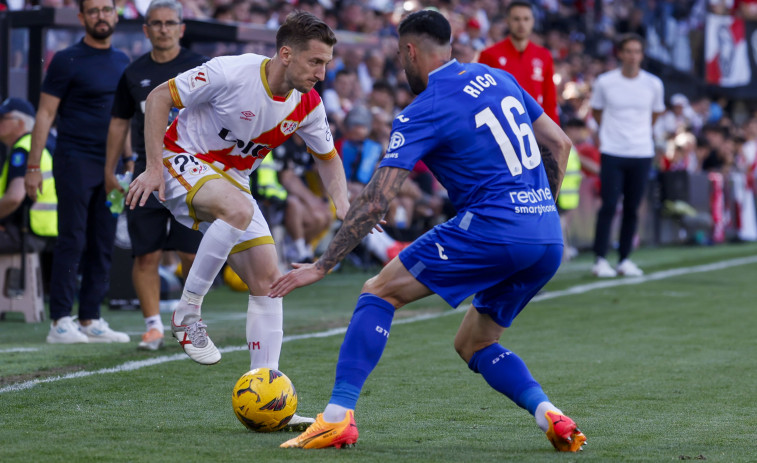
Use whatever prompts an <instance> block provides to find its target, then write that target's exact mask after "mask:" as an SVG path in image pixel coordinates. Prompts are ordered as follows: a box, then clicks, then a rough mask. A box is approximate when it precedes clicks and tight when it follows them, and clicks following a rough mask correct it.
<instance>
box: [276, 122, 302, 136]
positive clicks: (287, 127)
mask: <svg viewBox="0 0 757 463" xmlns="http://www.w3.org/2000/svg"><path fill="white" fill-rule="evenodd" d="M299 125H300V123H299V122H295V121H290V120H286V121H284V122H282V123H281V124H279V127H281V133H283V134H284V135H291V134H293V133H294V131H295V130H297V127H299Z"/></svg>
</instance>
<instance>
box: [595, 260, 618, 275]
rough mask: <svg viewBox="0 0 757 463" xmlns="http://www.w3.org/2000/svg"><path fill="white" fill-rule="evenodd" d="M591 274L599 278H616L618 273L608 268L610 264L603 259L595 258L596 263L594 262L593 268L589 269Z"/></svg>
mask: <svg viewBox="0 0 757 463" xmlns="http://www.w3.org/2000/svg"><path fill="white" fill-rule="evenodd" d="M591 273H592V274H594V276H595V277H599V278H613V277H616V276H618V272H616V271H615V270H614V269H613V268H612V267H611V266H610V263H609V262H607V259H605V258H604V257H598V258H597V262H595V263H594V266H593V267H592V268H591Z"/></svg>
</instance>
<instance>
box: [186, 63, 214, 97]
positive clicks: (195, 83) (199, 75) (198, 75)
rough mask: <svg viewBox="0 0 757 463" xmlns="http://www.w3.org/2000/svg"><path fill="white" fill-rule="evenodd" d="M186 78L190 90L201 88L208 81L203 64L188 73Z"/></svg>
mask: <svg viewBox="0 0 757 463" xmlns="http://www.w3.org/2000/svg"><path fill="white" fill-rule="evenodd" d="M188 79H189V91H190V92H194V91H195V90H197V89H198V88H202V87H204V86H206V85H208V84H209V83H210V80H209V79H208V73H207V70H206V69H205V67H204V66H203V67H201V68H199V69H197V70H196V71H194V72H192V73H191V74H189V77H188Z"/></svg>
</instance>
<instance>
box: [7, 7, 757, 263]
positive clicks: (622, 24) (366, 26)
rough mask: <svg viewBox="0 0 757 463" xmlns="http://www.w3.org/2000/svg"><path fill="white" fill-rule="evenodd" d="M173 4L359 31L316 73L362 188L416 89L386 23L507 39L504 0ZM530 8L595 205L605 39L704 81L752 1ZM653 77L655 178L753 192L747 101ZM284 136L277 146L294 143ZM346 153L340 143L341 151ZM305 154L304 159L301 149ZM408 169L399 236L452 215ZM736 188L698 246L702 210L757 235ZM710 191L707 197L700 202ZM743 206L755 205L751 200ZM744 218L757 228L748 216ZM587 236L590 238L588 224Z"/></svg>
mask: <svg viewBox="0 0 757 463" xmlns="http://www.w3.org/2000/svg"><path fill="white" fill-rule="evenodd" d="M0 3H2V4H3V8H10V9H23V8H34V7H38V6H52V7H66V6H72V7H75V6H76V2H73V1H71V0H43V1H41V2H28V1H26V2H24V1H21V0H3V1H0ZM181 3H182V4H183V5H184V8H185V10H184V16H185V19H195V20H201V21H207V22H209V23H212V22H219V23H228V24H245V25H250V26H251V27H253V28H261V29H268V30H275V29H276V28H277V27H278V26H279V23H280V21H281V20H282V18H284V17H285V16H286V15H287V14H288V13H289V12H291V11H292V10H294V9H302V10H307V11H310V12H313V13H314V14H316V15H317V16H319V17H321V18H323V19H324V20H325V21H326V22H327V23H328V24H329V25H330V26H331V27H332V28H333V29H335V30H337V31H339V32H340V33H341V34H347V33H354V34H358V35H359V36H362V37H367V38H370V41H369V42H368V43H369V44H370V46H339V45H337V46H336V48H335V56H334V60H333V62H332V63H331V64H330V65H329V72H328V75H327V77H326V80H325V81H324V82H322V83H321V84H320V85H319V87H318V90H319V93H320V94H321V95H322V98H323V101H324V103H325V106H326V110H327V113H328V117H329V121H330V123H331V124H332V129H333V133H334V136H335V139H336V140H337V147H338V149H339V151H340V155H342V156H343V158H344V159H345V170H346V171H347V174H348V180H349V181H350V182H351V183H353V184H354V185H355V188H359V187H361V186H362V184H364V183H365V182H366V181H367V179H368V178H370V172H371V170H372V168H373V166H374V165H375V161H377V160H378V159H379V158H380V155H381V154H380V153H382V152H383V150H384V148H386V146H387V144H388V143H389V135H390V129H391V122H392V120H393V119H394V117H396V116H397V115H398V114H399V113H400V112H401V111H402V109H403V108H404V107H405V106H406V105H407V104H409V103H410V102H411V101H412V99H413V95H412V93H411V92H410V90H409V87H408V86H407V83H406V80H405V77H404V74H403V72H402V71H401V67H400V66H399V64H398V62H397V58H396V56H397V55H396V50H397V32H396V26H397V24H398V23H399V20H400V19H401V17H402V16H403V15H404V14H406V13H407V12H409V11H414V10H417V9H419V8H424V7H433V8H437V9H438V10H439V11H441V12H443V13H444V14H445V15H446V16H447V18H449V20H450V22H451V24H452V27H453V54H454V57H455V58H457V59H458V60H459V61H464V62H472V61H476V60H477V58H478V55H479V53H480V51H481V50H483V49H484V48H486V47H489V46H491V45H493V44H495V43H497V42H499V41H501V40H503V39H504V38H505V37H506V35H507V25H506V22H505V9H506V6H507V4H508V3H509V1H508V0H403V1H400V0H367V1H357V0H282V1H262V0H183V1H182V2H181ZM116 4H117V7H118V11H119V14H120V15H121V17H122V18H125V19H138V18H139V16H140V13H139V11H140V9H141V8H140V7H141V5H140V2H139V1H137V2H135V1H132V0H118V1H116ZM533 4H534V13H535V19H536V24H535V28H534V34H533V36H532V38H531V40H532V41H533V42H534V43H536V44H540V45H542V46H544V47H546V48H547V49H548V50H549V51H550V53H551V55H552V58H553V60H554V76H553V80H554V83H555V86H556V89H557V98H558V107H559V119H560V123H561V125H562V127H563V128H564V129H565V130H566V132H568V134H569V135H570V137H571V138H572V140H573V142H574V145H575V147H576V148H577V151H578V152H579V154H580V157H581V160H582V172H583V176H584V186H583V187H582V188H581V195H582V198H581V201H582V203H585V204H590V206H587V207H592V208H593V209H594V210H596V199H597V198H596V195H597V192H598V186H597V185H596V183H597V181H598V180H597V171H598V168H599V166H598V163H599V158H600V155H599V151H598V148H597V147H598V140H597V124H596V122H595V121H594V119H593V117H592V111H591V108H590V106H589V100H590V97H591V92H592V83H593V82H594V80H595V78H596V77H597V76H598V75H599V74H601V73H603V72H605V71H608V70H610V69H613V68H615V67H617V59H616V57H615V54H614V51H615V43H614V39H615V38H616V37H617V36H618V35H619V34H622V33H627V32H632V33H636V34H638V35H640V36H642V37H644V38H645V40H646V49H645V55H646V57H647V61H649V62H654V63H655V66H656V69H657V70H660V69H662V70H664V72H666V73H668V74H670V73H671V72H677V73H680V74H679V75H685V76H687V79H688V80H691V81H693V82H695V83H696V82H699V83H700V84H701V83H702V82H703V81H704V80H703V79H704V75H705V73H706V71H707V69H706V67H707V66H708V64H707V61H706V58H705V50H704V46H705V24H706V21H707V16H708V15H711V14H718V15H722V16H726V17H732V18H742V19H744V20H746V21H751V20H753V19H755V18H757V2H755V1H750V0H728V1H722V0H647V1H642V2H638V1H636V2H634V1H630V0H612V1H610V0H605V1H602V0H535V1H534V2H533ZM342 36H344V35H342ZM48 42H49V43H48V44H47V45H48V52H49V53H53V52H54V51H55V50H56V49H59V48H62V47H64V46H67V45H68V43H66V42H65V41H62V43H60V44H56V43H54V42H50V39H48ZM114 44H115V45H116V46H119V47H120V48H122V49H123V50H124V51H126V52H127V54H129V55H130V56H131V57H132V58H134V57H136V56H139V55H140V54H142V53H143V52H144V48H143V44H141V43H140V42H131V43H120V44H119V43H118V41H115V42H114ZM201 52H202V53H204V54H206V55H208V56H217V55H223V54H232V53H244V52H256V53H267V54H270V52H271V51H270V50H265V49H262V48H261V46H260V45H259V44H256V43H254V42H250V43H246V44H244V43H243V44H239V43H236V44H228V43H220V42H219V43H215V44H211V45H206V46H205V47H204V48H202V49H201ZM21 61H23V57H22V56H19V58H18V60H16V59H15V58H12V59H11V66H12V67H13V66H21V65H23V63H22V62H21ZM646 67H647V66H646V64H645V68H646ZM663 80H664V81H665V84H666V85H665V87H666V90H665V103H666V106H667V109H666V111H665V113H664V114H663V116H662V117H660V118H659V119H658V121H657V123H656V125H655V127H654V137H655V147H656V157H655V162H654V166H655V169H654V172H653V175H654V176H657V175H658V174H659V173H661V172H678V171H685V172H687V173H689V174H702V175H705V176H707V175H709V174H710V173H713V172H714V173H717V174H720V175H724V176H725V184H726V185H727V184H730V182H731V180H730V179H731V178H732V176H733V175H736V177H737V178H738V179H737V180H736V183H737V184H738V185H742V184H743V185H744V186H743V188H742V190H743V189H744V188H746V189H747V190H745V191H747V192H749V191H751V195H752V197H753V195H754V188H753V184H754V178H755V166H757V161H756V158H757V117H755V104H754V103H755V102H754V101H750V100H748V99H735V98H728V97H727V96H724V95H723V94H722V93H719V92H717V91H708V88H710V87H707V86H706V85H703V84H701V85H699V84H698V85H688V86H684V85H676V82H670V79H667V80H666V79H663ZM677 83H678V84H680V82H677ZM679 90H680V91H679ZM294 143H295V142H292V144H291V146H290V145H287V146H286V147H283V148H282V150H289V151H292V150H294V151H297V149H298V147H297V146H296V144H294ZM373 147H378V148H380V149H378V148H377V149H376V150H375V152H376V153H378V154H375V155H374V156H378V157H373V158H372V157H371V155H370V153H372V152H374V151H372V149H373ZM300 149H301V147H300ZM345 153H348V156H347V157H345ZM371 159H372V160H373V161H371ZM303 162H304V163H305V164H307V161H306V159H305V160H303ZM371 162H373V164H372V163H371ZM295 164H297V163H294V164H291V163H288V161H285V160H284V158H282V157H279V158H278V161H277V164H276V166H275V168H276V169H277V170H279V171H280V170H281V169H282V168H294V167H295ZM308 169H309V166H307V165H298V166H296V171H297V174H298V175H300V176H303V178H304V177H305V176H306V172H307V170H308ZM739 175H740V177H739ZM411 179H412V182H410V184H409V185H407V188H406V189H405V190H406V191H403V194H402V195H401V197H400V199H399V200H398V201H396V202H395V204H393V205H392V209H391V210H390V212H389V214H388V216H387V220H388V222H389V224H388V225H389V230H390V236H393V238H395V239H396V240H398V241H400V242H402V241H409V240H411V239H413V238H415V237H416V236H418V235H419V234H420V233H422V232H423V231H424V230H426V229H427V228H428V227H429V226H431V225H434V224H435V223H438V222H439V221H442V220H445V219H446V218H447V217H448V216H449V215H451V214H454V211H452V210H451V208H450V207H449V205H448V203H447V202H446V200H445V197H444V192H443V191H441V190H440V188H439V187H438V185H437V184H436V182H435V180H434V179H433V177H432V176H431V175H430V174H429V172H428V171H427V170H426V169H425V168H424V166H422V165H418V166H417V167H416V170H415V172H413V175H412V177H411ZM253 180H256V179H253ZM721 183H723V182H721ZM265 187H266V185H263V186H262V187H260V188H258V190H259V191H262V190H265ZM685 188H686V187H684V189H685ZM679 189H680V187H679ZM740 194H741V193H733V192H731V190H729V189H728V187H726V189H725V190H721V196H722V198H720V199H718V201H723V205H720V206H718V208H720V209H722V210H723V211H724V212H722V213H720V217H719V218H714V219H713V218H712V217H708V218H702V217H700V219H702V220H700V222H699V223H704V224H705V226H704V228H705V229H706V230H705V231H704V234H701V233H700V234H699V235H697V240H698V241H700V242H708V243H709V242H713V241H715V242H717V241H723V240H725V239H728V238H729V237H728V236H727V235H725V234H723V233H714V234H713V232H712V230H711V229H712V228H713V227H714V225H713V220H716V221H718V220H719V221H721V222H723V221H726V222H728V223H729V224H732V225H733V226H732V227H731V228H732V229H733V230H734V232H733V236H732V237H733V238H734V239H749V240H753V239H757V232H754V233H752V232H747V233H740V232H739V228H740V227H741V226H742V224H741V223H738V222H739V220H740V219H739V217H732V216H731V215H729V213H728V212H729V211H730V210H731V207H730V203H729V201H731V200H733V201H737V200H738V197H739V195H740ZM587 195H590V196H591V195H594V197H593V198H592V197H586V196H587ZM665 195H667V196H666V197H662V198H657V199H658V200H659V202H660V205H656V206H650V207H652V208H653V209H656V210H658V212H659V211H662V212H661V213H666V212H667V213H668V215H669V216H670V217H673V218H674V219H676V220H678V221H679V222H681V221H680V220H679V219H681V218H686V217H694V216H696V215H697V211H695V210H692V209H690V208H688V207H687V206H690V204H687V202H686V201H685V200H686V199H687V198H686V196H687V195H686V194H685V192H684V193H682V192H680V191H679V192H678V193H676V192H675V191H671V189H670V188H668V189H667V190H666V191H664V192H663V196H665ZM710 196H711V195H710ZM742 196H743V195H742ZM260 199H261V200H262V201H265V200H266V199H271V200H273V199H275V198H271V197H270V196H269V197H266V194H265V192H263V193H261V196H260ZM711 199H712V198H710V197H709V196H708V200H711ZM666 200H668V201H667V202H666ZM679 200H680V201H679ZM269 202H275V201H269ZM710 207H712V204H710ZM751 207H752V208H753V207H754V205H753V203H752V206H751ZM274 209H275V208H274ZM700 212H701V211H700ZM700 215H701V214H700ZM735 215H739V213H738V212H736V213H735ZM752 216H753V214H752ZM280 222H281V223H284V222H285V216H284V215H281V220H280ZM579 222H580V221H579ZM274 223H275V221H274ZM681 223H682V222H681ZM679 225H680V223H679ZM575 226H576V227H580V226H581V224H580V223H579V224H576V225H575ZM681 227H682V230H681V231H679V232H677V233H679V234H680V236H679V237H680V238H682V239H685V240H693V239H694V234H693V233H689V231H690V230H687V229H686V227H683V226H681ZM708 227H709V228H708ZM752 228H755V229H757V226H755V227H752ZM725 229H726V230H727V229H728V227H725ZM587 230H591V228H590V227H589V228H587ZM586 233H588V234H589V235H590V234H591V231H586ZM586 233H584V234H586ZM578 234H579V235H580V234H581V232H579V233H578ZM311 238H313V236H311ZM590 240H591V237H590V236H587V237H586V238H585V239H581V238H580V237H579V238H578V239H577V240H576V241H575V244H576V246H578V247H579V248H581V247H584V248H586V247H588V245H589V244H590ZM316 245H317V243H316ZM390 257H391V256H390ZM380 260H384V259H380Z"/></svg>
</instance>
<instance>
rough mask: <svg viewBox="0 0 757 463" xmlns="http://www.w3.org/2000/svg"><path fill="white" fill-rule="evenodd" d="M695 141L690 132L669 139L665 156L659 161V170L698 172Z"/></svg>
mask: <svg viewBox="0 0 757 463" xmlns="http://www.w3.org/2000/svg"><path fill="white" fill-rule="evenodd" d="M696 147H697V139H696V137H695V136H694V134H692V133H691V132H688V131H683V132H681V133H679V134H678V135H675V136H673V137H671V138H670V139H669V140H668V141H667V143H666V147H665V155H664V156H663V158H662V159H661V160H660V170H661V171H663V172H669V171H686V172H691V173H694V172H698V171H699V160H698V159H697V152H696Z"/></svg>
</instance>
